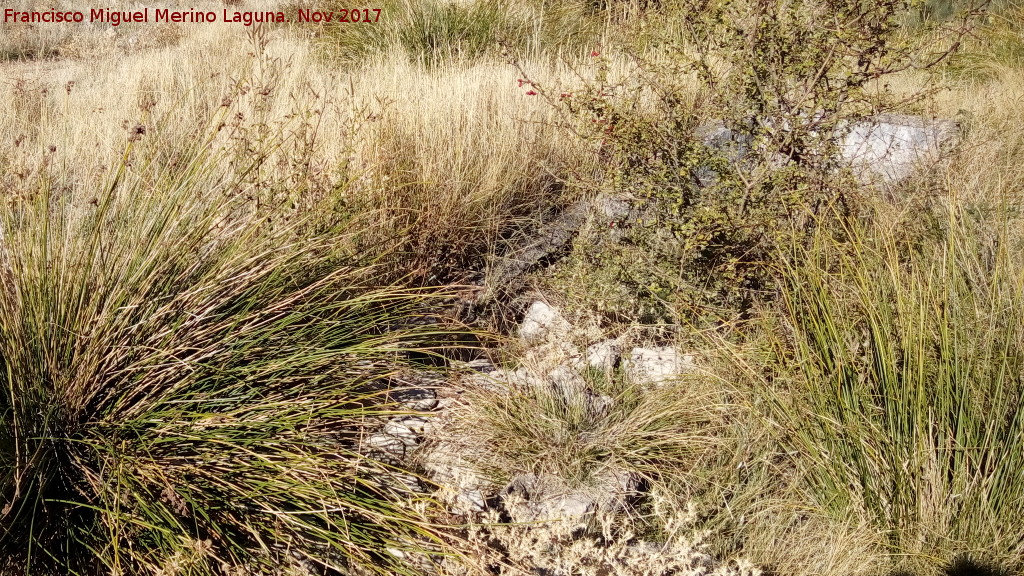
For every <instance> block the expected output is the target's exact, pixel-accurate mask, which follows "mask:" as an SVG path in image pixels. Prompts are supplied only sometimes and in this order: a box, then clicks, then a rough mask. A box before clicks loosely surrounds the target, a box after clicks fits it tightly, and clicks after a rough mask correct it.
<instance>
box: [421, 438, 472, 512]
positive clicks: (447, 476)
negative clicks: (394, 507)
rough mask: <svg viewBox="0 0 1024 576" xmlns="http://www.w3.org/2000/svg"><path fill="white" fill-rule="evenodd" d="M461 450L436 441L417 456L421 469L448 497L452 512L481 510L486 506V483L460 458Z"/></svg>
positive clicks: (453, 445) (449, 444)
mask: <svg viewBox="0 0 1024 576" xmlns="http://www.w3.org/2000/svg"><path fill="white" fill-rule="evenodd" d="M463 450H464V448H462V447H460V446H458V445H455V444H451V443H448V442H438V443H436V444H433V445H431V446H429V450H427V451H425V452H422V453H421V454H419V455H418V456H419V458H420V463H421V465H422V466H423V469H424V471H426V473H427V475H428V476H429V477H430V479H431V480H433V481H434V482H435V483H436V484H437V485H439V486H441V487H442V488H441V492H442V494H444V495H445V496H447V497H448V501H449V502H450V504H451V506H450V511H451V512H453V513H456V514H466V513H473V512H482V511H484V510H485V509H486V507H487V503H486V499H485V497H484V494H485V490H486V488H487V482H486V480H484V478H483V477H481V476H480V475H479V474H478V473H477V472H476V470H475V469H474V468H473V466H472V465H471V464H470V463H469V462H468V461H467V460H466V459H464V458H463V457H462V454H463Z"/></svg>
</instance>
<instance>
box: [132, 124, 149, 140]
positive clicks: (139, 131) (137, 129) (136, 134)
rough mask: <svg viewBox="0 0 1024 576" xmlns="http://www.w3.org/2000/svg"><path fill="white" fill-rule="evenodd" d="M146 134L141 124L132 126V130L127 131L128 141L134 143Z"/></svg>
mask: <svg viewBox="0 0 1024 576" xmlns="http://www.w3.org/2000/svg"><path fill="white" fill-rule="evenodd" d="M145 133H146V127H145V126H143V125H142V124H136V125H135V126H132V129H131V130H129V131H128V141H129V142H135V141H137V140H139V139H140V138H142V135H143V134H145Z"/></svg>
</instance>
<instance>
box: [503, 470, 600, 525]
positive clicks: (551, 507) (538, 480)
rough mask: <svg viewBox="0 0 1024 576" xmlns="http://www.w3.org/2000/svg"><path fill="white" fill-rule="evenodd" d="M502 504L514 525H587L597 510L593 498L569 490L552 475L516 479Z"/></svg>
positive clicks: (507, 487) (504, 494)
mask: <svg viewBox="0 0 1024 576" xmlns="http://www.w3.org/2000/svg"><path fill="white" fill-rule="evenodd" d="M502 502H503V504H504V505H505V509H506V510H507V511H508V513H509V515H510V516H511V517H512V521H513V522H554V521H564V522H569V523H572V524H580V523H583V524H585V517H586V516H588V515H589V514H591V513H593V512H595V511H596V510H597V502H596V501H595V499H594V498H592V497H590V496H588V495H586V494H583V493H580V492H577V491H573V490H570V489H569V488H568V487H567V486H566V484H565V482H564V481H563V480H562V479H560V478H558V477H556V476H551V475H537V474H520V475H518V476H516V477H515V478H513V479H512V481H511V482H509V484H508V485H507V486H506V487H505V489H504V490H503V491H502Z"/></svg>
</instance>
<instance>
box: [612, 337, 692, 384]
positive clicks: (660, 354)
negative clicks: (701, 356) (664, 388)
mask: <svg viewBox="0 0 1024 576" xmlns="http://www.w3.org/2000/svg"><path fill="white" fill-rule="evenodd" d="M693 367H694V358H693V355H692V354H681V353H680V352H679V351H678V350H676V349H675V348H671V347H668V346H663V347H658V348H639V347H638V348H633V350H632V351H631V352H630V353H629V358H627V359H626V360H625V370H626V374H627V375H628V376H629V377H630V378H631V379H632V380H633V381H634V382H638V383H642V384H654V385H661V384H664V383H666V382H668V381H670V380H672V379H673V378H675V377H677V376H679V375H680V374H682V373H683V372H686V371H688V370H691V369H693Z"/></svg>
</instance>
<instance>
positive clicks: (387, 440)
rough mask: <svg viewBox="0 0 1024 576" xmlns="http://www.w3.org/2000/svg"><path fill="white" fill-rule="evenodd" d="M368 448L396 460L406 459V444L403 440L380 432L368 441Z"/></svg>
mask: <svg viewBox="0 0 1024 576" xmlns="http://www.w3.org/2000/svg"><path fill="white" fill-rule="evenodd" d="M366 446H368V447H369V448H371V449H373V450H379V451H381V452H383V453H385V454H387V455H389V456H393V457H395V458H399V459H401V458H405V452H406V448H407V447H408V444H406V443H405V442H404V441H403V440H402V439H400V438H397V437H395V436H392V435H390V434H384V433H381V432H378V433H377V434H373V435H372V436H370V437H369V438H367V439H366Z"/></svg>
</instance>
